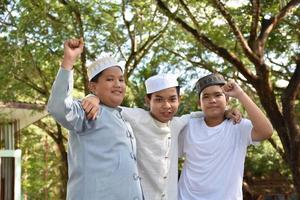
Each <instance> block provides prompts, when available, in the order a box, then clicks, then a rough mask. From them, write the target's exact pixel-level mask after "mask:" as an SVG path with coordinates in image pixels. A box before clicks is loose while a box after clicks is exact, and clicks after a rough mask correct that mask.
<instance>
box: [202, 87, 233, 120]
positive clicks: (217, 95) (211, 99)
mask: <svg viewBox="0 0 300 200" xmlns="http://www.w3.org/2000/svg"><path fill="white" fill-rule="evenodd" d="M199 105H200V107H201V108H202V111H203V112H204V114H205V116H206V117H208V118H218V117H223V116H224V112H225V109H226V105H227V97H226V96H225V94H224V92H223V90H222V88H221V86H220V85H212V86H208V87H207V88H205V89H204V90H203V91H202V92H201V94H200V99H199Z"/></svg>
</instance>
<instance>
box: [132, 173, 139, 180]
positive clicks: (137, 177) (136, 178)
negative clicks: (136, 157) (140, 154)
mask: <svg viewBox="0 0 300 200" xmlns="http://www.w3.org/2000/svg"><path fill="white" fill-rule="evenodd" d="M138 179H139V176H138V175H137V174H136V173H134V174H133V180H135V181H136V180H138Z"/></svg>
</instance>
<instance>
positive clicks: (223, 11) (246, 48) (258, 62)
mask: <svg viewBox="0 0 300 200" xmlns="http://www.w3.org/2000/svg"><path fill="white" fill-rule="evenodd" d="M214 4H215V6H216V8H217V9H218V10H219V11H220V12H221V14H222V16H223V17H224V18H225V19H226V21H227V22H228V25H229V26H230V28H231V30H232V32H233V33H234V35H235V37H236V38H237V40H238V41H239V43H240V45H241V47H242V49H243V51H244V53H245V55H246V56H247V57H248V58H249V60H250V61H252V62H253V63H254V65H256V66H259V65H261V64H262V63H261V59H259V57H257V56H256V55H255V54H254V53H253V51H252V49H251V48H250V47H249V46H248V43H247V40H245V38H244V36H243V34H242V33H241V31H240V29H239V28H238V26H237V25H236V23H235V21H234V19H233V18H232V16H231V15H230V14H229V13H228V12H227V10H226V9H225V6H224V5H223V3H222V2H221V1H219V0H214Z"/></svg>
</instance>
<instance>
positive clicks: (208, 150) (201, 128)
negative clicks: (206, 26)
mask: <svg viewBox="0 0 300 200" xmlns="http://www.w3.org/2000/svg"><path fill="white" fill-rule="evenodd" d="M196 88H197V90H198V93H199V102H198V103H199V105H200V107H201V108H202V111H203V112H204V117H201V118H193V119H190V120H189V123H188V125H187V127H186V128H185V129H184V130H183V132H182V134H181V136H182V137H183V140H181V141H183V143H182V144H181V145H182V153H183V154H184V156H185V163H184V167H183V171H182V173H181V176H180V180H179V199H180V200H216V199H222V200H232V199H235V200H242V199H243V196H242V181H243V171H244V161H245V156H246V151H247V146H248V145H250V144H252V143H253V142H254V141H262V140H265V139H268V138H269V137H271V136H272V131H273V128H272V125H271V123H270V122H269V120H268V119H267V117H266V116H265V115H264V114H263V112H262V111H261V110H260V109H259V108H258V107H257V105H256V104H255V103H254V102H253V101H252V100H251V99H250V97H249V96H248V95H247V94H246V93H245V92H244V91H243V90H242V89H241V88H240V87H239V86H238V85H237V84H236V83H235V82H233V81H229V82H227V83H226V82H225V80H224V78H223V77H222V76H221V75H220V74H210V75H208V76H205V77H203V78H201V79H199V80H198V82H197V85H196ZM229 97H235V98H237V99H238V100H239V101H240V102H241V104H242V105H243V106H244V107H245V109H246V111H247V113H248V116H249V119H250V120H248V119H242V121H241V123H239V124H237V125H233V124H232V123H231V122H229V121H228V120H224V112H225V108H226V105H227V102H228V98H229ZM179 141H180V140H179Z"/></svg>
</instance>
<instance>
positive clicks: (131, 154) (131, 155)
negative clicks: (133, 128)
mask: <svg viewBox="0 0 300 200" xmlns="http://www.w3.org/2000/svg"><path fill="white" fill-rule="evenodd" d="M130 157H131V158H132V159H134V160H136V157H135V155H134V153H132V152H131V153H130Z"/></svg>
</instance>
